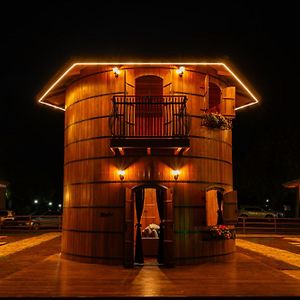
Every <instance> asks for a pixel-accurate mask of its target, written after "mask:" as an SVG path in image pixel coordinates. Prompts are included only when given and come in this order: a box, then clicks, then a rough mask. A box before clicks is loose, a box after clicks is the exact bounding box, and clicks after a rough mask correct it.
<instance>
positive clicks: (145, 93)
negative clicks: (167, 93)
mask: <svg viewBox="0 0 300 300" xmlns="http://www.w3.org/2000/svg"><path fill="white" fill-rule="evenodd" d="M135 96H136V109H135V134H136V135H137V136H162V135H163V119H162V118H163V106H162V103H163V97H162V96H163V79H162V78H161V77H158V76H154V75H146V76H141V77H138V78H137V79H136V80H135Z"/></svg>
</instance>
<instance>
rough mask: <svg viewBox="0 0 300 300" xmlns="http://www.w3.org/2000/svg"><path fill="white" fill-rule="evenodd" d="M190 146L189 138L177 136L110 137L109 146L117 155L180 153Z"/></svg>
mask: <svg viewBox="0 0 300 300" xmlns="http://www.w3.org/2000/svg"><path fill="white" fill-rule="evenodd" d="M189 147H190V140H189V139H188V138H186V137H178V138H151V137H141V138H139V137H134V138H132V137H129V138H123V137H120V138H112V139H111V140H110V148H111V149H112V151H113V152H114V153H115V154H116V155H118V154H120V155H125V154H132V153H134V154H144V152H145V154H148V155H149V154H158V155H164V154H165V155H181V154H183V153H184V152H186V151H187V150H188V149H189Z"/></svg>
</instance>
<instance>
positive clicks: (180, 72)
mask: <svg viewBox="0 0 300 300" xmlns="http://www.w3.org/2000/svg"><path fill="white" fill-rule="evenodd" d="M184 71H185V67H180V68H179V69H177V70H176V73H177V74H178V75H179V76H180V77H182V75H183V73H184Z"/></svg>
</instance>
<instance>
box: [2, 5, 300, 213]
mask: <svg viewBox="0 0 300 300" xmlns="http://www.w3.org/2000/svg"><path fill="white" fill-rule="evenodd" d="M293 2H294V3H296V2H295V1H291V2H290V3H289V2H287V1H285V2H284V5H282V3H281V4H280V5H279V4H272V5H267V4H265V5H264V6H262V3H260V2H258V1H251V2H248V1H226V2H218V1H216V2H213V3H212V4H207V1H205V2H198V1H197V2H195V3H193V2H188V1H185V2H178V4H177V2H176V3H175V2H163V1H160V2H155V1H148V2H141V1H140V2H137V3H134V2H126V3H124V1H123V2H118V1H114V2H111V3H109V2H104V1H81V2H75V1H58V2H55V1H40V2H34V1H26V2H25V3H23V2H22V3H21V2H20V3H19V2H13V1H11V2H10V4H6V6H5V7H4V6H3V7H2V10H1V20H0V26H1V44H0V49H1V58H2V59H1V94H0V97H1V108H0V129H1V137H0V180H1V179H2V180H6V181H9V182H10V189H9V190H10V203H9V204H10V205H12V207H13V208H14V209H15V210H16V211H20V212H21V211H22V212H23V211H24V212H27V211H30V210H31V209H32V208H31V207H30V206H31V205H32V202H33V199H40V201H53V202H54V203H55V205H56V204H58V203H62V197H63V192H62V187H63V127H64V114H63V112H61V111H57V110H55V109H51V108H49V107H46V106H43V105H39V104H37V101H36V98H35V97H36V94H37V93H38V92H39V91H40V90H41V89H42V88H43V87H44V85H45V84H46V83H47V82H48V81H49V79H50V78H51V77H52V76H53V75H54V74H55V73H56V72H57V71H58V70H59V69H60V68H61V67H62V66H63V65H64V64H65V63H66V62H67V61H68V60H69V59H70V58H72V57H83V58H90V57H98V58H101V57H105V58H114V59H115V60H122V59H126V58H144V59H145V58H146V59H147V58H149V59H151V58H152V59H154V58H157V59H160V60H166V61H167V60H170V59H177V60H179V61H180V60H198V61H202V60H205V59H206V58H226V59H229V61H231V62H232V63H233V65H235V66H236V67H237V69H238V70H239V71H240V72H241V73H242V74H243V75H244V76H245V77H246V78H247V80H248V81H249V82H250V83H251V85H252V86H253V87H254V88H255V90H256V91H257V92H258V93H259V95H260V96H261V102H260V104H259V105H254V106H252V107H249V108H247V109H245V110H242V111H238V112H237V117H236V119H235V120H234V128H233V168H234V187H235V189H237V190H238V194H239V202H240V203H253V204H256V203H258V204H261V205H264V204H265V200H266V199H267V198H268V199H270V203H271V206H273V207H274V208H278V209H281V206H282V204H284V203H291V205H293V199H294V198H293V197H294V196H295V195H294V194H293V192H292V191H288V190H286V189H284V188H283V187H282V183H284V182H286V181H289V180H293V179H296V178H299V177H300V162H299V153H300V137H299V127H300V126H299V122H300V118H299V111H298V109H299V104H298V103H299V101H300V99H299V72H300V68H299V67H300V66H299V65H300V64H299V48H300V47H299V45H298V44H299V42H298V41H297V40H298V39H299V34H298V29H299V26H298V24H297V18H298V17H297V11H298V10H297V8H296V7H295V5H296V4H293Z"/></svg>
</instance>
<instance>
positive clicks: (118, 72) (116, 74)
mask: <svg viewBox="0 0 300 300" xmlns="http://www.w3.org/2000/svg"><path fill="white" fill-rule="evenodd" d="M112 70H113V72H114V74H115V77H116V78H117V77H118V76H119V75H120V74H121V71H120V69H119V68H118V67H114V68H113V69H112Z"/></svg>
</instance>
